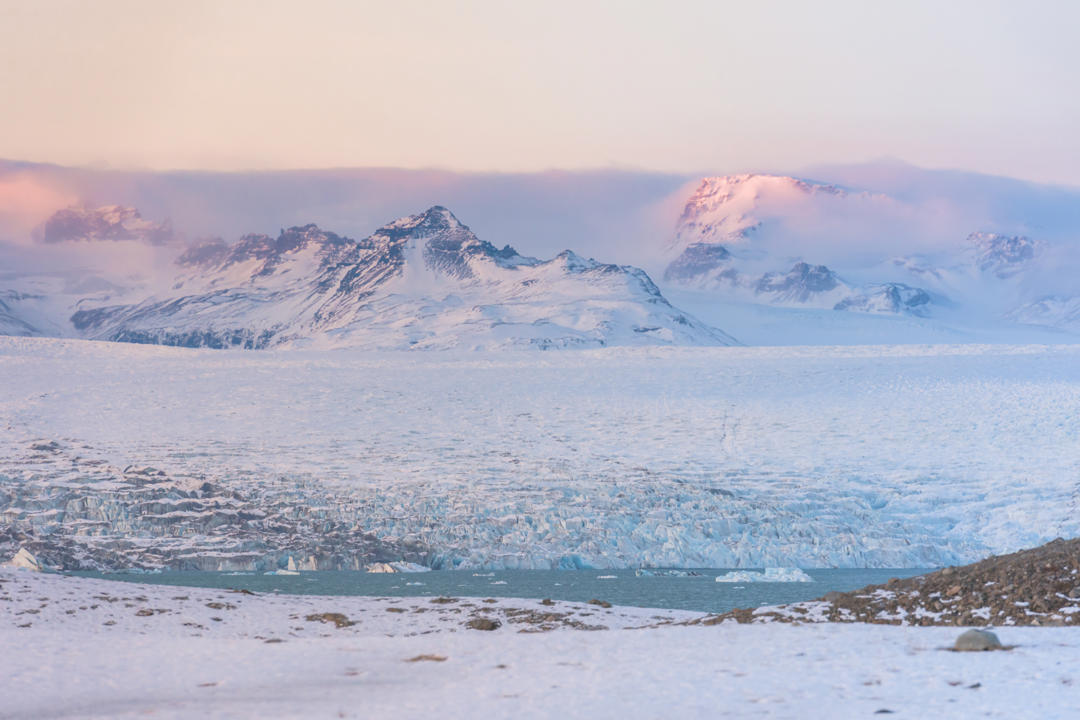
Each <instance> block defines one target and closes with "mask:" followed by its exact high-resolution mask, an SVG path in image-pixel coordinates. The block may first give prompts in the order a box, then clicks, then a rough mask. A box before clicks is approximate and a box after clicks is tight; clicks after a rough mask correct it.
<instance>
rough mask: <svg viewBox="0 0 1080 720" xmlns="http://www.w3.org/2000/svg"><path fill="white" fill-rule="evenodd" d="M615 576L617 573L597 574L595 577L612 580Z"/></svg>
mask: <svg viewBox="0 0 1080 720" xmlns="http://www.w3.org/2000/svg"><path fill="white" fill-rule="evenodd" d="M617 577H618V575H597V576H596V579H597V580H614V579H616V578H617Z"/></svg>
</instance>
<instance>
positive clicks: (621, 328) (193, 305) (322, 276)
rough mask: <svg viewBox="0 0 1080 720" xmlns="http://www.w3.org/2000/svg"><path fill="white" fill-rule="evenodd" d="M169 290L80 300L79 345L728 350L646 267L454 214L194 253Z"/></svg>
mask: <svg viewBox="0 0 1080 720" xmlns="http://www.w3.org/2000/svg"><path fill="white" fill-rule="evenodd" d="M176 266H177V275H176V277H175V279H174V280H173V282H172V283H171V285H170V286H169V288H168V289H167V290H164V291H159V292H155V293H152V294H151V295H149V296H146V297H143V298H142V299H140V300H139V301H138V302H124V303H119V304H113V303H110V302H108V301H107V299H106V300H102V299H95V298H89V299H84V300H82V301H80V302H79V304H78V309H77V310H76V311H75V312H74V313H73V314H72V315H71V323H72V325H73V327H74V329H75V331H77V332H78V333H79V334H80V335H81V336H83V337H88V338H94V339H102V340H117V341H127V342H141V343H159V344H168V345H184V346H193V347H203V346H206V347H247V348H263V347H270V346H278V345H283V344H297V343H299V344H310V343H316V344H325V345H342V344H345V345H358V346H363V347H369V348H413V347H415V348H449V347H464V348H476V347H496V346H533V347H541V348H548V347H574V346H605V345H652V344H664V345H667V344H689V345H718V344H730V343H732V342H734V340H733V339H732V338H731V337H730V336H728V335H726V334H725V333H723V332H721V331H719V330H716V329H714V328H711V327H709V326H707V325H705V324H703V323H701V322H699V321H698V320H696V319H694V318H692V317H690V316H689V315H687V314H685V313H683V312H681V311H679V310H678V309H676V308H674V307H672V306H671V304H670V303H668V301H667V300H666V299H665V298H664V297H663V295H662V294H661V293H660V291H659V290H658V289H657V287H656V286H655V285H654V284H653V282H652V281H651V280H650V279H649V277H648V275H647V274H646V273H645V272H644V271H642V270H639V269H637V268H634V267H629V266H620V265H610V264H604V263H600V262H597V261H595V260H591V259H585V258H582V257H580V256H578V255H576V254H575V253H573V252H571V251H569V250H567V251H564V252H562V253H560V254H559V255H557V256H556V257H555V258H553V259H551V260H548V261H541V260H537V259H535V258H530V257H523V256H522V255H520V254H518V253H517V251H515V250H514V249H513V248H512V247H510V246H509V245H507V246H505V247H503V248H502V249H498V248H496V247H495V246H494V245H492V244H490V243H488V242H486V241H483V240H480V239H479V238H477V237H476V235H475V234H473V232H472V231H471V230H470V229H469V228H468V227H467V226H466V225H463V224H462V223H460V222H459V221H458V220H457V218H456V217H454V215H453V214H452V213H451V212H450V211H449V210H447V209H446V208H444V207H439V206H436V207H432V208H430V209H429V210H427V211H425V212H423V213H420V214H418V215H413V216H410V217H407V218H402V219H400V220H396V221H394V222H392V223H389V224H388V225H385V226H383V227H382V228H380V229H378V230H377V231H376V232H375V233H373V234H372V235H371V236H370V237H368V238H366V239H364V240H353V239H350V238H347V237H343V236H340V235H336V234H334V233H332V232H326V231H323V230H321V229H319V228H318V227H317V226H315V225H305V226H302V227H293V228H289V229H288V230H283V231H282V232H281V234H280V235H279V236H278V237H277V238H272V237H270V236H267V235H248V236H245V237H243V238H242V239H241V240H240V241H239V242H237V243H235V244H233V245H227V244H225V243H224V242H221V241H220V240H215V241H208V242H203V243H200V244H197V245H194V246H192V247H190V248H188V249H187V250H186V251H185V252H184V253H183V254H181V255H180V256H179V257H178V258H177V260H176Z"/></svg>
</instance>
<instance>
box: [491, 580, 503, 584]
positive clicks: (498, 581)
mask: <svg viewBox="0 0 1080 720" xmlns="http://www.w3.org/2000/svg"><path fill="white" fill-rule="evenodd" d="M491 584H492V585H505V584H506V581H505V580H496V581H495V582H493V583H491Z"/></svg>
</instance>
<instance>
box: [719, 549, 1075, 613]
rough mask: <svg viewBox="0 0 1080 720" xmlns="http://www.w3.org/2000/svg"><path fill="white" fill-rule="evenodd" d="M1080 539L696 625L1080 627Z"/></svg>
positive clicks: (740, 610)
mask: <svg viewBox="0 0 1080 720" xmlns="http://www.w3.org/2000/svg"><path fill="white" fill-rule="evenodd" d="M1078 576H1080V539H1073V540H1062V539H1060V538H1059V539H1057V540H1053V541H1052V542H1049V543H1047V544H1045V545H1042V546H1040V547H1037V548H1033V549H1030V550H1022V551H1020V552H1017V553H1012V554H1010V555H1001V556H996V557H990V558H987V559H986V560H982V561H980V562H977V563H973V564H971V565H964V566H961V567H947V568H942V569H941V570H938V571H936V572H932V573H928V574H926V575H919V576H917V577H911V578H906V579H903V580H896V579H891V580H889V582H888V583H886V584H884V585H871V586H868V587H865V588H862V589H860V590H855V591H852V592H829V593H826V594H825V595H824V596H822V597H821V598H820V599H819V600H816V601H812V602H803V603H792V604H789V605H781V606H778V607H776V608H743V609H738V610H732V611H730V612H727V613H723V614H722V615H717V616H715V617H714V618H709V619H707V620H703V621H702V623H703V624H707V625H711V624H716V623H720V622H724V621H725V620H735V621H737V622H740V623H757V622H822V621H827V622H865V623H875V624H887V625H920V626H926V625H951V626H972V625H974V626H991V625H992V626H999V627H1000V626H1002V625H1043V626H1045V625H1066V626H1080V613H1077V612H1074V611H1073V606H1075V605H1076V603H1077V600H1080V587H1078V586H1077V578H1078Z"/></svg>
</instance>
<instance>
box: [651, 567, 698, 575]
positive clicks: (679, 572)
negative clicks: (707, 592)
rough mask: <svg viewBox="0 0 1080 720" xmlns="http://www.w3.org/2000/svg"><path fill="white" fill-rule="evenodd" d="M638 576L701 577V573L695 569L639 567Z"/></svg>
mask: <svg viewBox="0 0 1080 720" xmlns="http://www.w3.org/2000/svg"><path fill="white" fill-rule="evenodd" d="M634 574H635V575H637V576H638V577H701V573H699V572H696V571H694V570H647V569H645V568H639V569H638V570H635V571H634Z"/></svg>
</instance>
